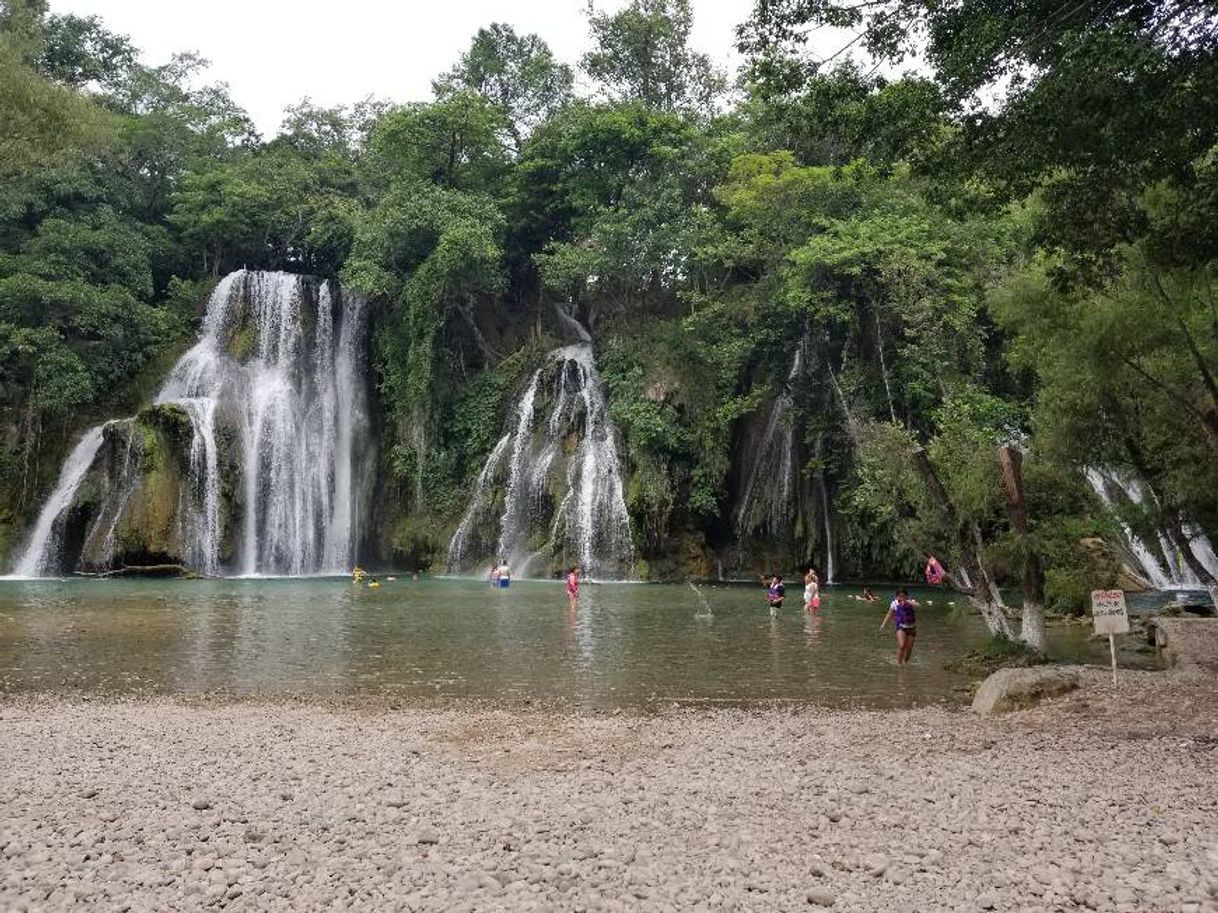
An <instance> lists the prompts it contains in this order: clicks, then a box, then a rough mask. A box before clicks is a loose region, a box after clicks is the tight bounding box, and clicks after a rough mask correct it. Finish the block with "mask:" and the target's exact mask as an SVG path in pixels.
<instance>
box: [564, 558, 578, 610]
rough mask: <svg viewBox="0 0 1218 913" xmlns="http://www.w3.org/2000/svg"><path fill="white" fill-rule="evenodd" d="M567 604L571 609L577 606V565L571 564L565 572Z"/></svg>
mask: <svg viewBox="0 0 1218 913" xmlns="http://www.w3.org/2000/svg"><path fill="white" fill-rule="evenodd" d="M567 605H569V606H570V607H571V609H572V610H574V609H575V608H577V607H578V606H579V565H578V564H576V565H573V566H572V568H571V570H569V571H568V572H567Z"/></svg>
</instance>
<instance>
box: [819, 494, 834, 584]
mask: <svg viewBox="0 0 1218 913" xmlns="http://www.w3.org/2000/svg"><path fill="white" fill-rule="evenodd" d="M820 514H821V520H822V521H823V522H824V525H825V583H833V578H834V568H833V564H834V561H833V524H832V523H831V522H830V519H829V485H828V483H827V482H826V481H825V474H824V473H823V472H822V473H821V476H820Z"/></svg>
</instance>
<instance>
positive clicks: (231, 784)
mask: <svg viewBox="0 0 1218 913" xmlns="http://www.w3.org/2000/svg"><path fill="white" fill-rule="evenodd" d="M1215 698H1218V686H1216V684H1215V680H1214V676H1213V675H1205V674H1197V675H1179V674H1174V675H1172V674H1166V673H1150V672H1144V673H1132V672H1131V673H1124V674H1123V675H1122V677H1121V680H1120V682H1119V684H1118V685H1117V686H1116V687H1115V688H1114V687H1113V686H1112V684H1111V682H1110V680H1109V679H1108V677H1107V673H1106V672H1105V671H1103V670H1098V669H1090V670H1087V671H1086V672H1085V673H1084V674H1083V687H1082V688H1080V689H1079V690H1078V691H1076V692H1073V693H1071V694H1069V695H1066V696H1064V697H1061V698H1057V699H1054V700H1051V701H1047V702H1045V703H1043V704H1041V705H1040V706H1038V707H1036V708H1033V709H1030V710H1025V711H1020V712H1016V713H1012V714H1007V715H1005V716H1001V717H995V718H982V717H979V716H977V715H975V714H973V713H972V712H971V711H969V710H967V709H963V708H961V709H947V708H943V707H925V708H918V709H913V710H885V711H849V710H827V709H822V708H818V707H815V706H808V705H797V706H786V707H780V708H764V707H751V708H743V709H718V710H707V709H691V708H685V707H681V706H669V707H663V708H656V709H655V710H654V711H652V712H647V713H641V712H637V711H631V712H621V713H612V712H608V713H598V714H591V713H585V712H580V711H576V710H565V711H564V710H532V709H523V708H495V707H486V706H481V707H459V706H453V707H440V708H411V707H406V708H397V709H395V708H393V707H390V706H387V705H384V704H377V703H375V702H365V703H362V704H357V705H350V704H344V705H328V704H326V703H324V702H318V701H302V702H290V701H278V702H261V701H231V700H219V699H218V700H208V699H197V700H191V701H180V700H179V701H172V700H162V699H155V698H148V699H130V700H116V699H101V698H96V699H90V700H83V699H81V698H79V697H72V696H61V697H52V696H46V695H37V696H21V695H13V694H9V695H4V696H0V732H2V733H3V738H2V739H0V910H4V911H56V910H90V911H137V913H138V911H154V910H230V911H243V910H335V909H353V910H390V911H422V910H437V911H438V910H445V911H450V910H451V911H462V910H464V911H473V910H553V911H580V910H588V911H592V910H622V911H625V910H655V911H686V910H699V911H700V910H757V911H788V910H816V909H826V908H832V909H833V910H841V911H860V913H862V911H869V913H870V911H877V910H886V911H934V910H970V911H975V910H1001V911H1008V910H1009V911H1029V913H1031V911H1057V910H1097V911H1120V913H1142V911H1178V913H1218V787H1216V786H1215V784H1216V783H1218V710H1216V708H1218V701H1216V700H1215Z"/></svg>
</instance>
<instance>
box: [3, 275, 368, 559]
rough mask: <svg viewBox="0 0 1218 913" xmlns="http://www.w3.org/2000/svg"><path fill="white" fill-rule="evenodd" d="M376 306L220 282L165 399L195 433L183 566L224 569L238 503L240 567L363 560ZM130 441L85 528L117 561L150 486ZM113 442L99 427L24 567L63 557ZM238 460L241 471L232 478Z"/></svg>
mask: <svg viewBox="0 0 1218 913" xmlns="http://www.w3.org/2000/svg"><path fill="white" fill-rule="evenodd" d="M365 312H366V304H365V301H364V299H363V298H362V297H361V296H358V295H354V294H350V293H347V292H343V291H335V290H332V288H331V285H330V283H328V282H319V281H318V280H315V279H311V278H309V277H304V276H297V275H293V274H289V273H272V272H252V271H245V270H240V271H238V272H235V273H230V274H229V275H227V276H225V277H224V278H223V279H222V280H221V281H220V282H219V283H218V284H217V286H216V288H215V290H214V292H213V293H212V295H211V298H210V299H209V301H208V304H207V310H206V313H205V315H204V319H203V326H202V329H201V330H200V333H199V338H198V340H197V341H196V342H195V344H194V346H192V347H191V349H190V350H189V351H188V352H186V354H184V355H183V356H182V357H181V358H180V359H178V361H177V363H176V364H175V365H174V366H173V368H172V369H171V370H170V372H169V374H168V376H167V377H166V378H165V381H164V383H163V385H162V386H161V389H160V391H159V392H158V393H157V394H156V396H155V397H154V400H153V402H154V404H155V405H157V406H172V407H176V408H177V409H179V410H181V412H182V413H183V414H184V416H185V417H186V419H188V421H189V424H190V429H191V440H190V447H189V450H188V452H187V453H186V454H184V457H185V460H184V464H185V465H184V466H183V469H184V472H183V480H182V486H181V489H180V491H179V499H178V505H177V514H176V522H177V524H178V528H179V532H180V534H181V536H180V538H181V542H182V551H183V553H184V554H182V555H181V560H182V561H183V562H185V563H187V564H189V565H191V566H192V567H194V568H195V569H197V570H198V571H200V572H202V573H204V574H218V573H220V572H221V571H222V563H223V561H222V551H223V549H222V543H223V541H224V539H225V531H226V529H231V528H232V523H231V517H229V516H228V515H230V514H235V513H237V511H238V510H239V511H240V513H241V523H240V531H239V533H237V534H236V535H235V539H236V545H237V548H236V549H235V551H234V553H235V554H236V555H237V556H238V560H237V562H236V566H235V568H234V569H235V570H239V571H240V572H242V573H245V574H304V573H317V572H346V570H347V569H348V568H349V567H350V566H351V563H352V561H353V560H354V558H355V547H356V532H357V530H358V528H359V527H358V522H359V499H358V497H357V493H358V492H359V491H360V489H361V467H362V465H363V463H364V459H363V458H362V457H361V454H362V453H363V452H364V451H366V449H367V447H366V440H367V436H368V424H369V422H368V414H367V406H366V403H365V399H366V397H365V392H364V390H365V388H364V376H363V370H364V361H365V359H364V354H363V347H364V336H365V330H366V315H365ZM131 441H132V434H130V433H129V434H128V442H127V447H128V451H127V454H126V456H125V458H124V461H123V468H122V470H121V472H120V479H119V480H118V482H117V484H111V485H110V486H109V490H108V491H107V492H106V493H105V497H104V499H103V501H102V504H101V507H100V509H99V511H98V513H97V514H96V515H95V517H94V519H93V521H92V524H91V526H90V528H89V531H88V534H87V537H86V538H87V540H88V541H90V542H91V543H94V544H95V545H96V548H95V549H94V551H95V552H98V553H100V554H102V555H103V556H104V557H105V559H106V560H110V561H113V560H114V559H115V558H117V557H118V556H117V555H115V551H116V549H117V544H116V542H115V530H116V529H117V526H118V524H119V522H120V519H121V517H122V516H123V513H124V511H125V510H126V508H127V504H128V502H129V501H130V500H131V499H132V497H133V496H134V492H135V491H136V490H137V489H138V487H139V485H140V483H141V481H142V480H141V478H140V477H139V473H138V472H134V471H133V461H132V455H131V446H132V443H131ZM101 442H102V434H101V429H100V428H95V429H93V430H91V431H90V432H89V433H88V434H87V435H86V436H85V439H84V440H82V441H81V443H80V444H79V445H77V448H76V449H75V450H74V451H73V452H72V455H71V456H70V457H69V458H68V461H67V462H66V463H65V464H64V468H63V471H62V473H61V477H60V483H59V485H58V486H57V487H56V489H55V491H54V492H53V493H52V495H51V497H50V498H49V499H48V501H47V503H46V504H45V505H44V507H43V509H42V515H41V516H40V517H39V519H38V523H37V524H36V525H35V528H34V532H33V534H32V535H31V537H30V543H29V545H28V546H27V548H26V552H25V554H24V555H23V556H22V558H21V560H20V561H19V562H18V573H28V574H40V573H49V572H51V571H52V570H53V569H55V568H56V567H57V566H58V564H59V562H60V558H59V555H58V552H57V550H56V548H55V547H54V543H52V542H51V539H52V536H51V530H52V527H53V526H54V524H55V521H56V519H57V518H58V517H59V516H60V515H61V514H63V512H64V511H65V510H66V509H67V507H68V506H69V505H70V504H71V503H72V500H73V498H74V497H75V494H76V489H77V488H78V487H79V485H80V483H81V480H82V479H83V478H84V477H85V475H86V474H87V473H88V471H89V468H90V466H91V464H92V463H93V461H94V458H95V457H96V455H97V451H98V449H99V447H100V446H101ZM224 448H227V450H226V451H225V452H222V450H223V449H224ZM226 456H227V460H226V459H225V457H226ZM226 468H227V469H228V471H229V472H231V473H233V474H234V475H235V476H236V478H234V479H232V484H231V485H230V486H227V487H226V485H225V484H224V475H225V472H226ZM226 489H227V490H235V491H241V492H242V493H243V496H242V498H241V503H240V504H239V505H233V504H229V503H226V499H225V495H224V492H225V491H226ZM103 526H104V529H105V532H104V533H103V532H102V529H103ZM234 532H236V531H235V530H234Z"/></svg>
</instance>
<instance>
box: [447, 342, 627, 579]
mask: <svg viewBox="0 0 1218 913" xmlns="http://www.w3.org/2000/svg"><path fill="white" fill-rule="evenodd" d="M580 329H581V330H582V327H581V328H580ZM584 335H586V331H584ZM615 433H616V432H615V431H614V428H613V426H612V424H611V423H610V421H609V418H608V415H607V414H606V406H605V397H604V392H603V391H602V389H601V384H600V378H599V376H598V375H597V373H596V364H595V362H594V360H593V356H592V346H591V344H589V343H588V342H585V341H581V342H578V343H576V344H574V345H569V346H564V347H562V348H559V349H555V350H554V351H552V352H550V353H549V354H548V355H547V356H546V359H545V363H544V364H543V365H542V366H541V367H540V368H538V369H537V370H536V371H534V372H533V375H532V377H531V378H530V380H529V383H528V385H527V387H526V388H525V390H524V392H523V394H522V395H521V397H520V400H519V401H518V403H517V404H516V408H515V410H514V411H513V413H512V416H511V424H510V430H509V431H508V432H507V433H506V434H504V435H503V437H501V438H500V439H499V442H498V443H497V444H496V445H495V447H494V449H493V450H492V451H491V454H490V456H489V457H488V458H487V460H486V463H485V464H484V466H483V467H482V471H481V472H480V473H479V475H478V479H477V482H476V484H475V486H474V491H473V494H472V496H471V498H470V501H469V505H468V507H467V508H466V511H465V515H464V516H463V517H462V518H461V522H460V524H459V525H458V526H457V530H456V532H455V533H454V534H453V537H452V540H451V542H450V543H449V548H448V562H447V565H448V569H449V571H450V572H452V573H458V572H461V571H470V570H481V569H483V568H484V567H486V566H489V564H490V563H491V562H492V561H496V560H499V559H501V558H502V559H506V560H507V561H508V562H509V563H510V564H511V566H512V568H513V572H514V573H515V575H516V576H519V577H524V576H528V575H530V574H532V575H534V576H550V575H552V574H553V573H555V572H556V571H558V570H559V569H560V568H561V567H562V566H565V565H569V564H574V563H576V562H578V563H579V564H580V565H581V566H582V567H583V569H584V572H585V573H586V574H588V575H590V576H592V577H599V578H602V579H620V578H624V577H628V576H630V572H631V570H630V564H631V557H632V552H633V547H632V543H631V533H630V517H629V515H628V514H627V511H626V501H625V498H624V495H623V490H622V470H621V465H620V462H619V460H618V455H617V444H616V442H615V439H614V438H615Z"/></svg>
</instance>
